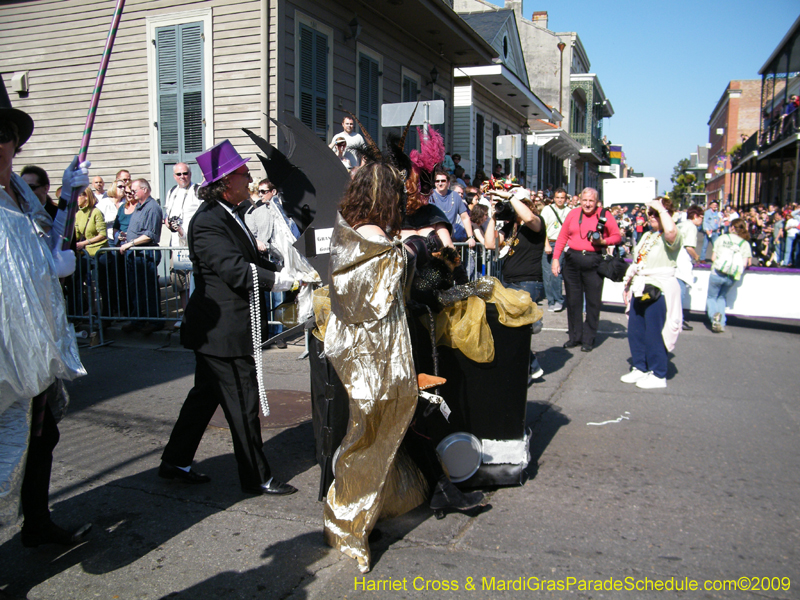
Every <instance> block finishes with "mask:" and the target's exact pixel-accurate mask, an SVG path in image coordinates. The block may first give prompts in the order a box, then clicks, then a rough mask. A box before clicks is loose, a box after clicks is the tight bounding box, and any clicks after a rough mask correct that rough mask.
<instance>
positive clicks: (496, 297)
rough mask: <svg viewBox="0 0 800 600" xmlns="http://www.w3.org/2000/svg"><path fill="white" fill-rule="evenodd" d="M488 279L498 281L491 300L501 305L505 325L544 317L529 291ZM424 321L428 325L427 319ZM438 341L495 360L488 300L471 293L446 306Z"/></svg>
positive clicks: (438, 319) (438, 321)
mask: <svg viewBox="0 0 800 600" xmlns="http://www.w3.org/2000/svg"><path fill="white" fill-rule="evenodd" d="M487 279H491V280H493V282H494V285H493V286H492V295H491V297H490V298H489V300H488V302H490V303H492V304H494V305H495V306H496V307H497V313H498V320H499V321H500V323H501V324H502V325H505V326H506V327H523V326H525V325H530V324H531V323H535V322H536V321H538V320H540V319H541V318H542V316H543V313H542V309H541V308H539V307H538V306H537V305H536V304H534V302H533V301H532V300H531V296H530V294H528V292H525V291H522V290H512V289H509V288H505V287H503V285H502V284H501V283H500V281H499V280H497V279H495V278H494V277H487ZM423 323H425V324H426V325H427V319H424V320H423ZM436 343H437V344H444V345H446V346H450V347H451V348H457V349H458V350H460V351H461V352H462V353H463V354H464V356H466V357H467V358H469V359H470V360H474V361H475V362H479V363H487V362H491V361H493V360H494V338H493V337H492V332H491V330H490V329H489V323H487V321H486V302H484V301H483V300H481V299H480V298H479V297H478V296H470V297H469V298H467V299H466V300H459V301H458V302H456V303H455V304H453V305H451V306H446V307H445V308H444V310H442V312H440V313H439V314H438V315H437V316H436Z"/></svg>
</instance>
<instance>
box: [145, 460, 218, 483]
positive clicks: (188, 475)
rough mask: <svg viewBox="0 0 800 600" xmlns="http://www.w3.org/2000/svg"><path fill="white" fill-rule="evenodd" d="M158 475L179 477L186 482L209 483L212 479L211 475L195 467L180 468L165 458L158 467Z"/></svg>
mask: <svg viewBox="0 0 800 600" xmlns="http://www.w3.org/2000/svg"><path fill="white" fill-rule="evenodd" d="M158 476H159V477H163V478H164V479H177V480H179V481H182V482H184V483H208V482H209V481H211V477H209V476H208V475H203V474H202V473H198V472H197V471H195V470H194V469H189V470H188V471H184V470H183V469H179V468H178V467H176V466H175V465H171V464H169V463H166V462H164V461H163V460H162V461H161V466H160V467H158Z"/></svg>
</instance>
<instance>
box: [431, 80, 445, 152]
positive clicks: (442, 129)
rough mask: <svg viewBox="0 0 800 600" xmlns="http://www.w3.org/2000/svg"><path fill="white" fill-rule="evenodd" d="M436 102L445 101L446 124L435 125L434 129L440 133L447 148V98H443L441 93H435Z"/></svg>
mask: <svg viewBox="0 0 800 600" xmlns="http://www.w3.org/2000/svg"><path fill="white" fill-rule="evenodd" d="M433 99H434V100H444V123H440V124H439V125H434V126H433V128H434V129H435V130H436V131H438V132H439V134H440V135H441V136H442V139H443V140H444V145H445V147H447V98H445V97H444V96H442V95H441V94H440V93H439V92H433Z"/></svg>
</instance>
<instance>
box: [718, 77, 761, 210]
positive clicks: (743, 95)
mask: <svg viewBox="0 0 800 600" xmlns="http://www.w3.org/2000/svg"><path fill="white" fill-rule="evenodd" d="M760 115H761V81H759V80H758V79H749V80H744V81H731V82H730V83H729V84H728V87H727V88H726V89H725V92H723V94H722V96H721V97H720V99H719V102H717V106H716V107H715V108H714V112H712V113H711V118H709V120H708V141H709V144H710V145H711V146H710V149H709V151H708V172H707V175H706V194H707V198H708V202H711V201H712V200H716V201H718V202H720V203H721V204H725V203H728V202H731V201H733V198H734V195H733V187H732V180H731V157H730V154H731V152H732V151H733V150H734V149H735V147H736V146H737V145H738V146H741V144H742V142H743V140H745V139H747V138H748V137H749V136H750V135H752V134H753V133H754V132H756V131H758V125H759V120H760Z"/></svg>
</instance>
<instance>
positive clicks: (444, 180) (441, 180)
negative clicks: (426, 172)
mask: <svg viewBox="0 0 800 600" xmlns="http://www.w3.org/2000/svg"><path fill="white" fill-rule="evenodd" d="M436 183H447V179H437V180H436Z"/></svg>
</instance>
